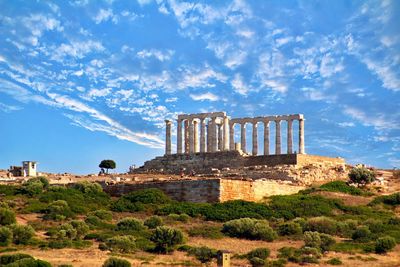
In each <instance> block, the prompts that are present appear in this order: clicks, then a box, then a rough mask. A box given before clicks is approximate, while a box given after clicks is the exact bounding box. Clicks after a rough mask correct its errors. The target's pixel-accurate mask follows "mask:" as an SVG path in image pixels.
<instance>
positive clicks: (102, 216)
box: [89, 210, 112, 221]
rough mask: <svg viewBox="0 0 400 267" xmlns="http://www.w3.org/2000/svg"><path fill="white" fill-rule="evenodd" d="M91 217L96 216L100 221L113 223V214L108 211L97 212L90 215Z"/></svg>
mask: <svg viewBox="0 0 400 267" xmlns="http://www.w3.org/2000/svg"><path fill="white" fill-rule="evenodd" d="M89 215H90V216H96V217H97V218H99V219H100V220H104V221H111V220H112V212H111V211H108V210H96V211H93V212H91V213H89Z"/></svg>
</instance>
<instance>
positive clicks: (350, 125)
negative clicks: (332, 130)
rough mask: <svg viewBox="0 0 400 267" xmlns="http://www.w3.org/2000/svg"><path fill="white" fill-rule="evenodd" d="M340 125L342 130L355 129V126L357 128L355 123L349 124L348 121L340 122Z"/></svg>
mask: <svg viewBox="0 0 400 267" xmlns="http://www.w3.org/2000/svg"><path fill="white" fill-rule="evenodd" d="M338 125H339V127H342V128H347V127H354V126H356V125H355V124H354V122H348V121H345V122H339V123H338Z"/></svg>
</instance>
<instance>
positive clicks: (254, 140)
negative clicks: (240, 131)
mask: <svg viewBox="0 0 400 267" xmlns="http://www.w3.org/2000/svg"><path fill="white" fill-rule="evenodd" d="M252 139H253V156H257V154H258V135H257V122H256V121H255V122H253V138H252Z"/></svg>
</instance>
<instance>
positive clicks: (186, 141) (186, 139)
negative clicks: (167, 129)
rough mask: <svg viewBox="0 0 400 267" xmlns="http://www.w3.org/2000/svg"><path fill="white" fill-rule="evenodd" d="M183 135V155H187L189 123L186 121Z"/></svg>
mask: <svg viewBox="0 0 400 267" xmlns="http://www.w3.org/2000/svg"><path fill="white" fill-rule="evenodd" d="M184 135H185V154H189V121H188V120H187V119H186V120H185V122H184Z"/></svg>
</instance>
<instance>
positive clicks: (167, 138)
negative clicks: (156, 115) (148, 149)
mask: <svg viewBox="0 0 400 267" xmlns="http://www.w3.org/2000/svg"><path fill="white" fill-rule="evenodd" d="M171 124H172V123H171V121H170V120H165V155H171Z"/></svg>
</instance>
